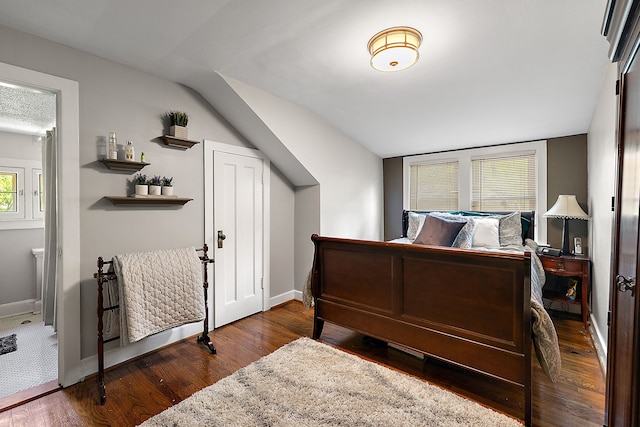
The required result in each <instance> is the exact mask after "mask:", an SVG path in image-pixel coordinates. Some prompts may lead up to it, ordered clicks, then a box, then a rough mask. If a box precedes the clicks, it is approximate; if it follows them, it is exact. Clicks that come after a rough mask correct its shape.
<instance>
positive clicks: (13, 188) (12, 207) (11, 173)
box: [0, 168, 21, 214]
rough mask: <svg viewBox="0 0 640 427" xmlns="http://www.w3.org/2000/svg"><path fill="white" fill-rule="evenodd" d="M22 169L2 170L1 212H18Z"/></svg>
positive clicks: (0, 186)
mask: <svg viewBox="0 0 640 427" xmlns="http://www.w3.org/2000/svg"><path fill="white" fill-rule="evenodd" d="M20 171H21V170H20V169H15V168H3V169H2V170H0V212H3V213H6V214H12V213H13V214H15V213H18V174H19V173H20Z"/></svg>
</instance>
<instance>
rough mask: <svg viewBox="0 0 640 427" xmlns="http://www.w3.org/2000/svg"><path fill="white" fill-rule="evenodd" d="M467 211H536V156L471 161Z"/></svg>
mask: <svg viewBox="0 0 640 427" xmlns="http://www.w3.org/2000/svg"><path fill="white" fill-rule="evenodd" d="M471 168H472V175H471V183H472V187H473V190H472V193H471V210H474V211H487V212H495V211H533V210H535V209H536V153H535V152H525V153H513V154H508V155H505V156H491V157H484V158H482V157H481V158H475V159H471Z"/></svg>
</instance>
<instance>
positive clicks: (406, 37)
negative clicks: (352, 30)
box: [368, 27, 422, 71]
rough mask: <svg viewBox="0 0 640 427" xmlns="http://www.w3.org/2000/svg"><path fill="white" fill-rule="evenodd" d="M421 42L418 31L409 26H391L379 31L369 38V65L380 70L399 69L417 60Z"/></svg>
mask: <svg viewBox="0 0 640 427" xmlns="http://www.w3.org/2000/svg"><path fill="white" fill-rule="evenodd" d="M420 43H422V34H420V31H418V30H416V29H415V28H411V27H393V28H388V29H386V30H383V31H380V32H379V33H378V34H376V35H375V36H373V37H371V40H369V44H368V48H369V53H370V54H371V66H372V67H373V68H375V69H376V70H380V71H400V70H404V69H405V68H409V67H411V66H412V65H413V64H415V63H416V62H417V61H418V56H419V55H418V48H419V47H420Z"/></svg>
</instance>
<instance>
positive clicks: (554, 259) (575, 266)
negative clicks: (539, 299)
mask: <svg viewBox="0 0 640 427" xmlns="http://www.w3.org/2000/svg"><path fill="white" fill-rule="evenodd" d="M538 256H539V257H540V261H542V265H543V267H544V271H545V273H547V274H553V275H555V276H561V277H577V278H579V279H580V284H579V286H580V293H579V294H578V295H576V298H575V300H572V299H570V298H569V297H567V296H566V292H550V291H545V289H544V288H543V289H542V295H543V296H544V297H545V298H547V299H551V300H554V301H562V302H566V303H570V304H580V312H581V314H582V323H583V324H584V327H585V329H586V328H587V326H588V319H589V309H588V304H589V286H590V279H591V261H590V260H589V258H588V257H586V256H584V255H561V256H551V255H538Z"/></svg>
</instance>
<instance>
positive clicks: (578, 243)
mask: <svg viewBox="0 0 640 427" xmlns="http://www.w3.org/2000/svg"><path fill="white" fill-rule="evenodd" d="M573 248H574V250H573V253H575V254H576V255H582V239H581V238H580V237H575V238H574V239H573Z"/></svg>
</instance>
